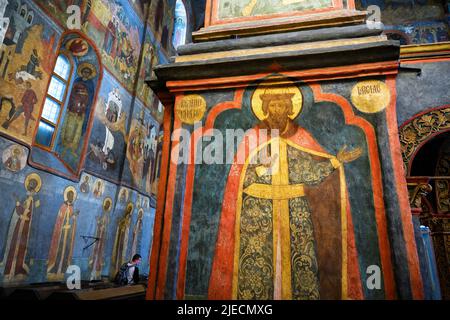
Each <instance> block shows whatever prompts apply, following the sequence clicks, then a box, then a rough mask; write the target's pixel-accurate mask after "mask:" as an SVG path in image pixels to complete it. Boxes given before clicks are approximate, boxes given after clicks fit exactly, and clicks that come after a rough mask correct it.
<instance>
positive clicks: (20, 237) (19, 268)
mask: <svg viewBox="0 0 450 320" xmlns="http://www.w3.org/2000/svg"><path fill="white" fill-rule="evenodd" d="M24 185H25V189H26V197H25V198H24V199H23V200H20V199H16V204H15V208H14V210H13V212H12V216H11V220H10V223H9V227H8V232H7V235H6V241H5V243H6V245H5V250H4V254H3V260H2V262H1V264H0V266H3V279H4V281H23V280H25V279H26V278H27V276H28V274H29V272H30V265H29V262H28V261H29V257H28V255H27V251H28V245H29V240H30V234H31V226H32V222H33V216H34V215H35V210H36V209H37V208H39V207H40V205H41V203H40V200H39V197H38V194H39V191H40V190H41V187H42V180H41V177H40V176H39V175H38V174H37V173H32V174H29V175H28V176H27V177H26V179H25V183H24ZM63 196H64V202H63V204H62V205H61V206H60V207H59V210H58V214H57V217H56V221H55V224H54V228H53V233H52V237H51V242H50V249H49V253H48V260H47V278H48V280H62V279H63V278H64V274H65V272H66V270H67V267H68V266H70V265H71V262H72V257H73V249H74V244H75V241H76V231H77V220H78V216H79V214H80V212H79V210H76V209H75V207H74V205H75V201H76V199H77V190H76V189H75V187H73V186H68V187H66V188H65V190H64V193H63ZM138 207H140V205H139V206H138ZM112 208H113V201H112V199H111V198H110V197H107V198H105V199H104V201H103V205H102V214H101V215H99V216H98V217H97V218H96V230H95V235H94V237H95V238H96V239H97V241H96V242H95V243H94V245H93V249H92V252H91V254H90V258H89V267H90V270H91V276H90V279H91V280H94V279H99V278H100V277H101V275H102V270H103V268H104V265H105V262H104V255H105V246H106V240H107V236H108V235H107V230H108V227H109V223H110V212H111V210H112ZM133 211H134V205H133V204H132V203H130V202H129V203H128V205H127V206H126V209H125V213H124V215H123V217H122V218H120V220H119V223H118V226H117V229H116V234H115V241H114V249H113V257H112V262H113V265H112V268H111V274H114V273H115V272H116V271H117V270H118V268H119V267H120V265H121V264H122V263H123V262H125V260H126V259H127V258H128V257H127V250H128V248H129V241H128V235H129V231H130V224H131V218H132V215H133ZM143 215H144V210H143V208H139V210H138V217H137V221H136V223H135V226H134V228H133V231H132V240H131V251H132V252H133V254H134V253H136V250H137V247H138V239H139V236H140V234H141V230H142V223H143V222H142V219H143Z"/></svg>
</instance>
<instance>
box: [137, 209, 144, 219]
mask: <svg viewBox="0 0 450 320" xmlns="http://www.w3.org/2000/svg"><path fill="white" fill-rule="evenodd" d="M143 215H144V209H142V208H141V209H139V211H138V218H139V217H141V218H142V216H143Z"/></svg>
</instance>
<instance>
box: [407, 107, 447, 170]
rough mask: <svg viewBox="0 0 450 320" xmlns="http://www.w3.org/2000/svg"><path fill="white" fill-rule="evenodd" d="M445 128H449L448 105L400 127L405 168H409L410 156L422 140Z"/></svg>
mask: <svg viewBox="0 0 450 320" xmlns="http://www.w3.org/2000/svg"><path fill="white" fill-rule="evenodd" d="M447 129H450V107H446V108H443V109H439V110H433V111H430V112H428V113H425V114H423V115H421V116H419V117H417V118H415V119H414V120H413V121H411V122H409V123H407V124H406V125H405V126H404V127H403V128H401V129H400V143H401V151H402V156H403V162H404V165H405V168H406V169H408V168H409V162H410V160H411V157H412V155H413V154H414V152H415V151H416V149H417V147H418V146H419V145H420V144H421V143H422V142H424V141H425V140H427V139H428V138H429V137H430V136H431V135H433V134H435V133H437V132H440V131H443V130H447ZM407 171H408V170H407Z"/></svg>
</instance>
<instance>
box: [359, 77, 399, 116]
mask: <svg viewBox="0 0 450 320" xmlns="http://www.w3.org/2000/svg"><path fill="white" fill-rule="evenodd" d="M351 99H352V103H353V105H354V106H355V107H356V108H357V109H358V110H359V111H361V112H364V113H377V112H380V111H383V110H384V109H386V107H387V106H388V105H389V102H390V101H391V94H390V92H389V88H388V87H387V86H386V84H385V83H384V82H382V81H379V80H366V81H360V82H358V83H357V84H356V85H355V86H354V87H353V89H352V95H351Z"/></svg>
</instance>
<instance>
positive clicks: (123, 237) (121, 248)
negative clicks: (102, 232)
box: [112, 202, 134, 275]
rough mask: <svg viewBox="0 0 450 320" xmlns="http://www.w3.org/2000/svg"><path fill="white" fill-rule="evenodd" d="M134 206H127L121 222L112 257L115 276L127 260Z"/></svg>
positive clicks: (117, 230)
mask: <svg viewBox="0 0 450 320" xmlns="http://www.w3.org/2000/svg"><path fill="white" fill-rule="evenodd" d="M133 210H134V206H133V204H132V203H131V202H129V203H128V204H127V207H126V209H125V214H124V216H123V217H122V218H121V219H120V220H119V223H118V225H117V229H116V236H115V240H114V248H113V257H112V273H113V275H115V274H116V272H117V271H118V270H119V268H120V266H121V265H122V264H123V263H124V262H125V261H126V259H127V249H128V234H129V231H130V223H131V217H132V215H133Z"/></svg>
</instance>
